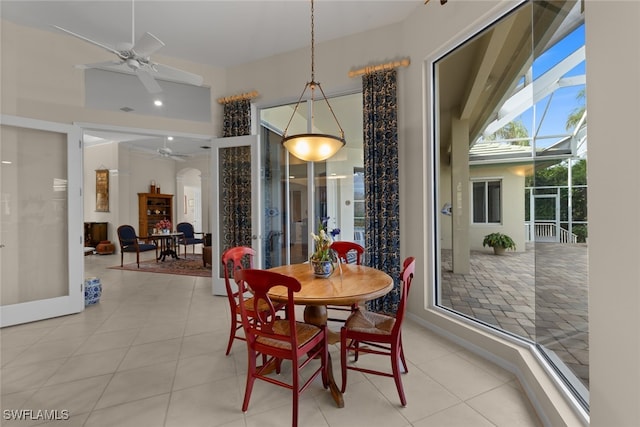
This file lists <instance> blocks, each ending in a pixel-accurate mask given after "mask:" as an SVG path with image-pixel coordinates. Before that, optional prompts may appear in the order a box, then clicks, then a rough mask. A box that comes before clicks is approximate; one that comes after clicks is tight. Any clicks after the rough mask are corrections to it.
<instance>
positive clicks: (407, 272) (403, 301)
mask: <svg viewBox="0 0 640 427" xmlns="http://www.w3.org/2000/svg"><path fill="white" fill-rule="evenodd" d="M415 270H416V259H415V258H414V257H408V258H406V259H405V260H404V262H403V264H402V273H400V280H401V283H402V290H401V294H400V303H399V304H398V311H397V312H396V323H395V325H393V329H394V331H393V332H394V333H396V332H399V329H400V327H401V326H402V320H403V319H404V313H405V311H406V308H407V307H406V305H407V297H408V296H409V289H410V288H411V282H412V281H413V274H414V273H415ZM396 330H398V331H396Z"/></svg>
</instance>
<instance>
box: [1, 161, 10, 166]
mask: <svg viewBox="0 0 640 427" xmlns="http://www.w3.org/2000/svg"><path fill="white" fill-rule="evenodd" d="M2 164H3V165H10V164H11V162H10V161H9V160H3V161H2Z"/></svg>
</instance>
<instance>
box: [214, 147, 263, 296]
mask: <svg viewBox="0 0 640 427" xmlns="http://www.w3.org/2000/svg"><path fill="white" fill-rule="evenodd" d="M258 141H259V139H258V136H257V135H247V136H237V137H229V138H221V139H216V140H214V141H213V144H212V147H213V150H212V151H213V153H212V156H211V170H212V171H213V172H212V174H211V176H212V181H213V182H212V185H211V188H212V195H213V197H212V202H211V203H212V209H211V230H212V242H211V244H212V248H211V249H212V251H211V253H212V261H213V262H212V263H211V265H212V272H211V276H212V280H213V283H212V292H213V294H214V295H226V294H227V291H226V288H225V285H224V271H223V270H222V264H221V262H220V257H221V256H222V253H223V252H224V251H225V250H227V249H228V248H231V247H234V246H249V247H252V248H253V249H254V250H255V251H256V254H257V255H256V257H255V258H254V265H255V266H256V267H257V268H259V267H260V266H262V251H261V246H262V245H261V244H260V242H261V240H262V235H261V229H262V227H261V224H260V221H261V216H260V212H261V201H260V190H259V188H260V152H259V144H258Z"/></svg>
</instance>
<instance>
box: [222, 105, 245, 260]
mask: <svg viewBox="0 0 640 427" xmlns="http://www.w3.org/2000/svg"><path fill="white" fill-rule="evenodd" d="M250 133H251V102H250V100H249V99H241V100H238V101H231V102H227V103H225V104H224V112H223V129H222V135H223V137H230V136H242V135H249V134H250ZM220 163H221V165H220V166H221V167H220V184H221V185H220V187H221V188H220V191H221V195H220V197H221V200H222V201H221V203H220V205H221V210H222V212H220V218H221V220H220V221H221V224H220V230H221V233H223V235H222V236H221V242H222V248H221V249H222V250H223V251H224V250H226V249H228V248H231V247H234V246H251V150H250V148H249V147H232V148H226V149H224V150H223V151H222V152H221V156H220Z"/></svg>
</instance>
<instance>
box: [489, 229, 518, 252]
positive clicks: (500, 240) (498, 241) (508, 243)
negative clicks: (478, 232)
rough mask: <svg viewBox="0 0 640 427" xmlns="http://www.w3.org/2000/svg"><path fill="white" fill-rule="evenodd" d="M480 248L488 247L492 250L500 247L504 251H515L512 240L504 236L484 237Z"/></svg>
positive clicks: (500, 234)
mask: <svg viewBox="0 0 640 427" xmlns="http://www.w3.org/2000/svg"><path fill="white" fill-rule="evenodd" d="M482 246H490V247H492V248H495V247H501V248H505V249H512V250H514V251H515V250H516V244H515V242H514V241H513V239H512V238H511V237H509V236H507V235H506V234H502V233H491V234H487V235H486V236H484V240H483V241H482Z"/></svg>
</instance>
